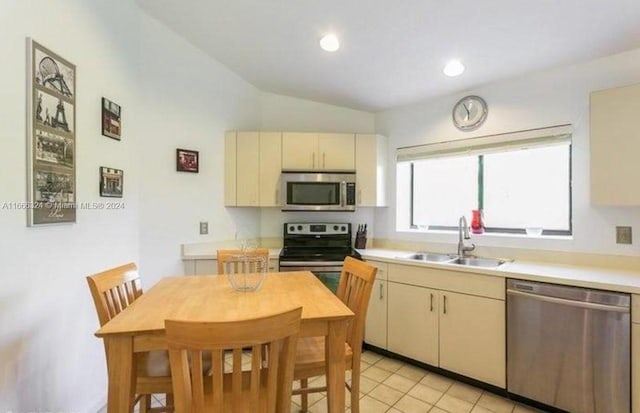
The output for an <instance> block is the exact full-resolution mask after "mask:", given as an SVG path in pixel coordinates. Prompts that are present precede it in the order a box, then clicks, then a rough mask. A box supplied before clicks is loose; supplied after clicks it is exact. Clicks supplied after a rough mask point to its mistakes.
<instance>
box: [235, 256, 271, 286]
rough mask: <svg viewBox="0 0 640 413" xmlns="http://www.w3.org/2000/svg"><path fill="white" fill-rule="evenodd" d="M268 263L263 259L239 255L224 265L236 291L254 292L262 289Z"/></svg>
mask: <svg viewBox="0 0 640 413" xmlns="http://www.w3.org/2000/svg"><path fill="white" fill-rule="evenodd" d="M267 266H268V263H267V262H266V260H265V259H264V258H263V257H259V256H256V255H251V254H239V255H234V256H232V257H230V259H229V261H227V262H225V263H224V272H225V274H227V279H228V280H229V284H231V287H232V288H233V289H234V290H235V291H241V292H253V291H258V290H259V289H260V287H262V283H263V282H264V279H265V277H266V275H267Z"/></svg>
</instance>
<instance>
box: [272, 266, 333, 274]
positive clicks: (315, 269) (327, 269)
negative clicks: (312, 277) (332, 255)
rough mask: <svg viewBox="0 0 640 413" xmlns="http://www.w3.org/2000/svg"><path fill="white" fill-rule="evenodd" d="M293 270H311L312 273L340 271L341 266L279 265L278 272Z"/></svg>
mask: <svg viewBox="0 0 640 413" xmlns="http://www.w3.org/2000/svg"><path fill="white" fill-rule="evenodd" d="M293 271H311V272H313V273H321V272H342V267H303V266H300V267H283V266H280V272H293Z"/></svg>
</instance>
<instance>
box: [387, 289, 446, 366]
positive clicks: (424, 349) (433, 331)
mask: <svg viewBox="0 0 640 413" xmlns="http://www.w3.org/2000/svg"><path fill="white" fill-rule="evenodd" d="M388 285H389V307H388V311H389V315H388V325H389V330H388V343H389V345H388V347H387V349H388V350H389V351H392V352H394V353H397V354H401V355H403V356H406V357H409V358H412V359H414V360H417V361H421V362H423V363H427V364H431V365H433V366H437V365H438V292H437V291H436V290H431V289H429V288H424V287H417V286H414V285H407V284H399V283H395V282H389V284H388Z"/></svg>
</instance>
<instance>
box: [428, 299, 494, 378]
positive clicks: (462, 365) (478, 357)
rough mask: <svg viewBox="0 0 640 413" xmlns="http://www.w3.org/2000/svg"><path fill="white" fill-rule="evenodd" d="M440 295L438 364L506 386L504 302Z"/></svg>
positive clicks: (468, 375)
mask: <svg viewBox="0 0 640 413" xmlns="http://www.w3.org/2000/svg"><path fill="white" fill-rule="evenodd" d="M440 295H441V297H440V310H441V311H440V367H441V368H443V369H446V370H450V371H455V372H456V373H460V374H462V375H464V376H467V377H471V378H474V379H477V380H480V381H483V382H486V383H489V384H493V385H494V386H497V387H501V388H504V387H506V346H505V340H506V333H505V303H504V301H500V300H494V299H490V298H484V297H475V296H471V295H465V294H458V293H453V292H448V291H442V292H441V293H440Z"/></svg>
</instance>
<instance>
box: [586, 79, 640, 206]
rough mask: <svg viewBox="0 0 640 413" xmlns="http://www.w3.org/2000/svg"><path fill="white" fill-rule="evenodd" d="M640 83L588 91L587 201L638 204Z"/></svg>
mask: <svg viewBox="0 0 640 413" xmlns="http://www.w3.org/2000/svg"><path fill="white" fill-rule="evenodd" d="M639 113H640V84H637V85H632V86H626V87H620V88H615V89H608V90H601V91H597V92H593V93H591V143H590V151H591V203H592V204H594V205H617V206H627V205H640V186H638V180H640V167H639V166H638V160H637V158H638V153H640V128H638V125H637V118H638V114H639Z"/></svg>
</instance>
